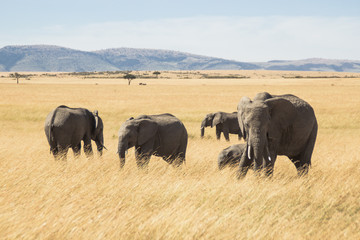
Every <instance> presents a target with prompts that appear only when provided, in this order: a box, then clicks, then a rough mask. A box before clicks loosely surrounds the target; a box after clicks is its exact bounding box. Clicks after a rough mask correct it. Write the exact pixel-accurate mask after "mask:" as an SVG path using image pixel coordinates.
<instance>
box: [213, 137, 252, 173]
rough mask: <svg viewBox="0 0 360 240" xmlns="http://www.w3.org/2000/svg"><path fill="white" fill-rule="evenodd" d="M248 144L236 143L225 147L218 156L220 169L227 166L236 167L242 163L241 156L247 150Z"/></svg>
mask: <svg viewBox="0 0 360 240" xmlns="http://www.w3.org/2000/svg"><path fill="white" fill-rule="evenodd" d="M245 149H246V144H243V143H242V144H234V145H231V146H230V147H227V148H225V149H223V150H222V151H221V152H220V153H219V156H218V167H219V170H222V169H224V168H225V167H226V166H229V167H236V166H238V165H239V163H240V158H241V156H242V155H243V153H244V152H245Z"/></svg>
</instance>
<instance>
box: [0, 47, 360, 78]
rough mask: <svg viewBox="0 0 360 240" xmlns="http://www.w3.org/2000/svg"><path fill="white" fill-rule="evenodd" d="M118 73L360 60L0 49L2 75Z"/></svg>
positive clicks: (342, 66) (322, 65)
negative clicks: (261, 59) (244, 59)
mask: <svg viewBox="0 0 360 240" xmlns="http://www.w3.org/2000/svg"><path fill="white" fill-rule="evenodd" d="M119 70H288V71H335V72H360V61H358V60H338V59H324V58H308V59H302V60H271V61H268V62H241V61H235V60H228V59H223V58H217V57H209V56H203V55H197V54H191V53H185V52H180V51H173V50H161V49H146V48H125V47H123V48H108V49H102V50H96V51H82V50H76V49H71V48H66V47H61V46H56V45H10V46H5V47H3V48H0V71H2V72H15V71H18V72H26V71H27V72H35V71H38V72H40V71H41V72H92V71H119Z"/></svg>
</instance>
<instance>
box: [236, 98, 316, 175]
mask: <svg viewBox="0 0 360 240" xmlns="http://www.w3.org/2000/svg"><path fill="white" fill-rule="evenodd" d="M237 109H238V121H239V126H240V129H241V131H242V133H243V135H244V139H245V141H246V151H245V152H246V154H243V155H242V157H241V160H240V164H239V171H238V178H239V179H241V178H243V177H245V175H246V173H247V170H248V169H249V167H250V165H251V164H254V170H255V172H256V173H257V175H259V173H260V172H263V173H264V174H265V176H272V175H273V169H274V164H275V161H276V158H277V156H278V155H285V156H287V157H288V158H289V159H290V160H291V161H292V162H293V163H294V165H295V167H296V169H297V173H298V175H299V176H303V175H306V174H307V173H308V170H309V167H310V165H311V156H312V153H313V150H314V145H315V141H316V136H317V130H318V124H317V120H316V116H315V112H314V110H313V108H312V107H311V106H310V104H309V103H307V102H306V101H304V100H302V99H301V98H299V97H297V96H294V95H291V94H286V95H274V96H273V95H271V94H270V93H267V92H262V93H258V94H257V95H256V96H255V97H254V99H253V100H251V99H250V98H249V97H243V98H242V99H241V100H240V102H239V104H238V106H237Z"/></svg>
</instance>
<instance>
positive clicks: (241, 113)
mask: <svg viewBox="0 0 360 240" xmlns="http://www.w3.org/2000/svg"><path fill="white" fill-rule="evenodd" d="M250 103H251V100H250V98H248V97H242V98H241V100H240V102H239V104H238V106H237V110H238V122H239V127H240V130H241V132H242V134H243V137H244V139H245V140H246V137H247V133H246V130H245V123H244V118H245V108H246V106H247V105H248V104H250Z"/></svg>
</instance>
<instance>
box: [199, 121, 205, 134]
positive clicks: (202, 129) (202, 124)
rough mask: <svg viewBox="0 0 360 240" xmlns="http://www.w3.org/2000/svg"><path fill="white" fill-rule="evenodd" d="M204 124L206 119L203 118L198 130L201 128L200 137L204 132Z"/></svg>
mask: <svg viewBox="0 0 360 240" xmlns="http://www.w3.org/2000/svg"><path fill="white" fill-rule="evenodd" d="M205 125H206V119H204V120H203V121H202V122H201V127H200V130H201V137H202V138H203V137H204V134H205Z"/></svg>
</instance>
